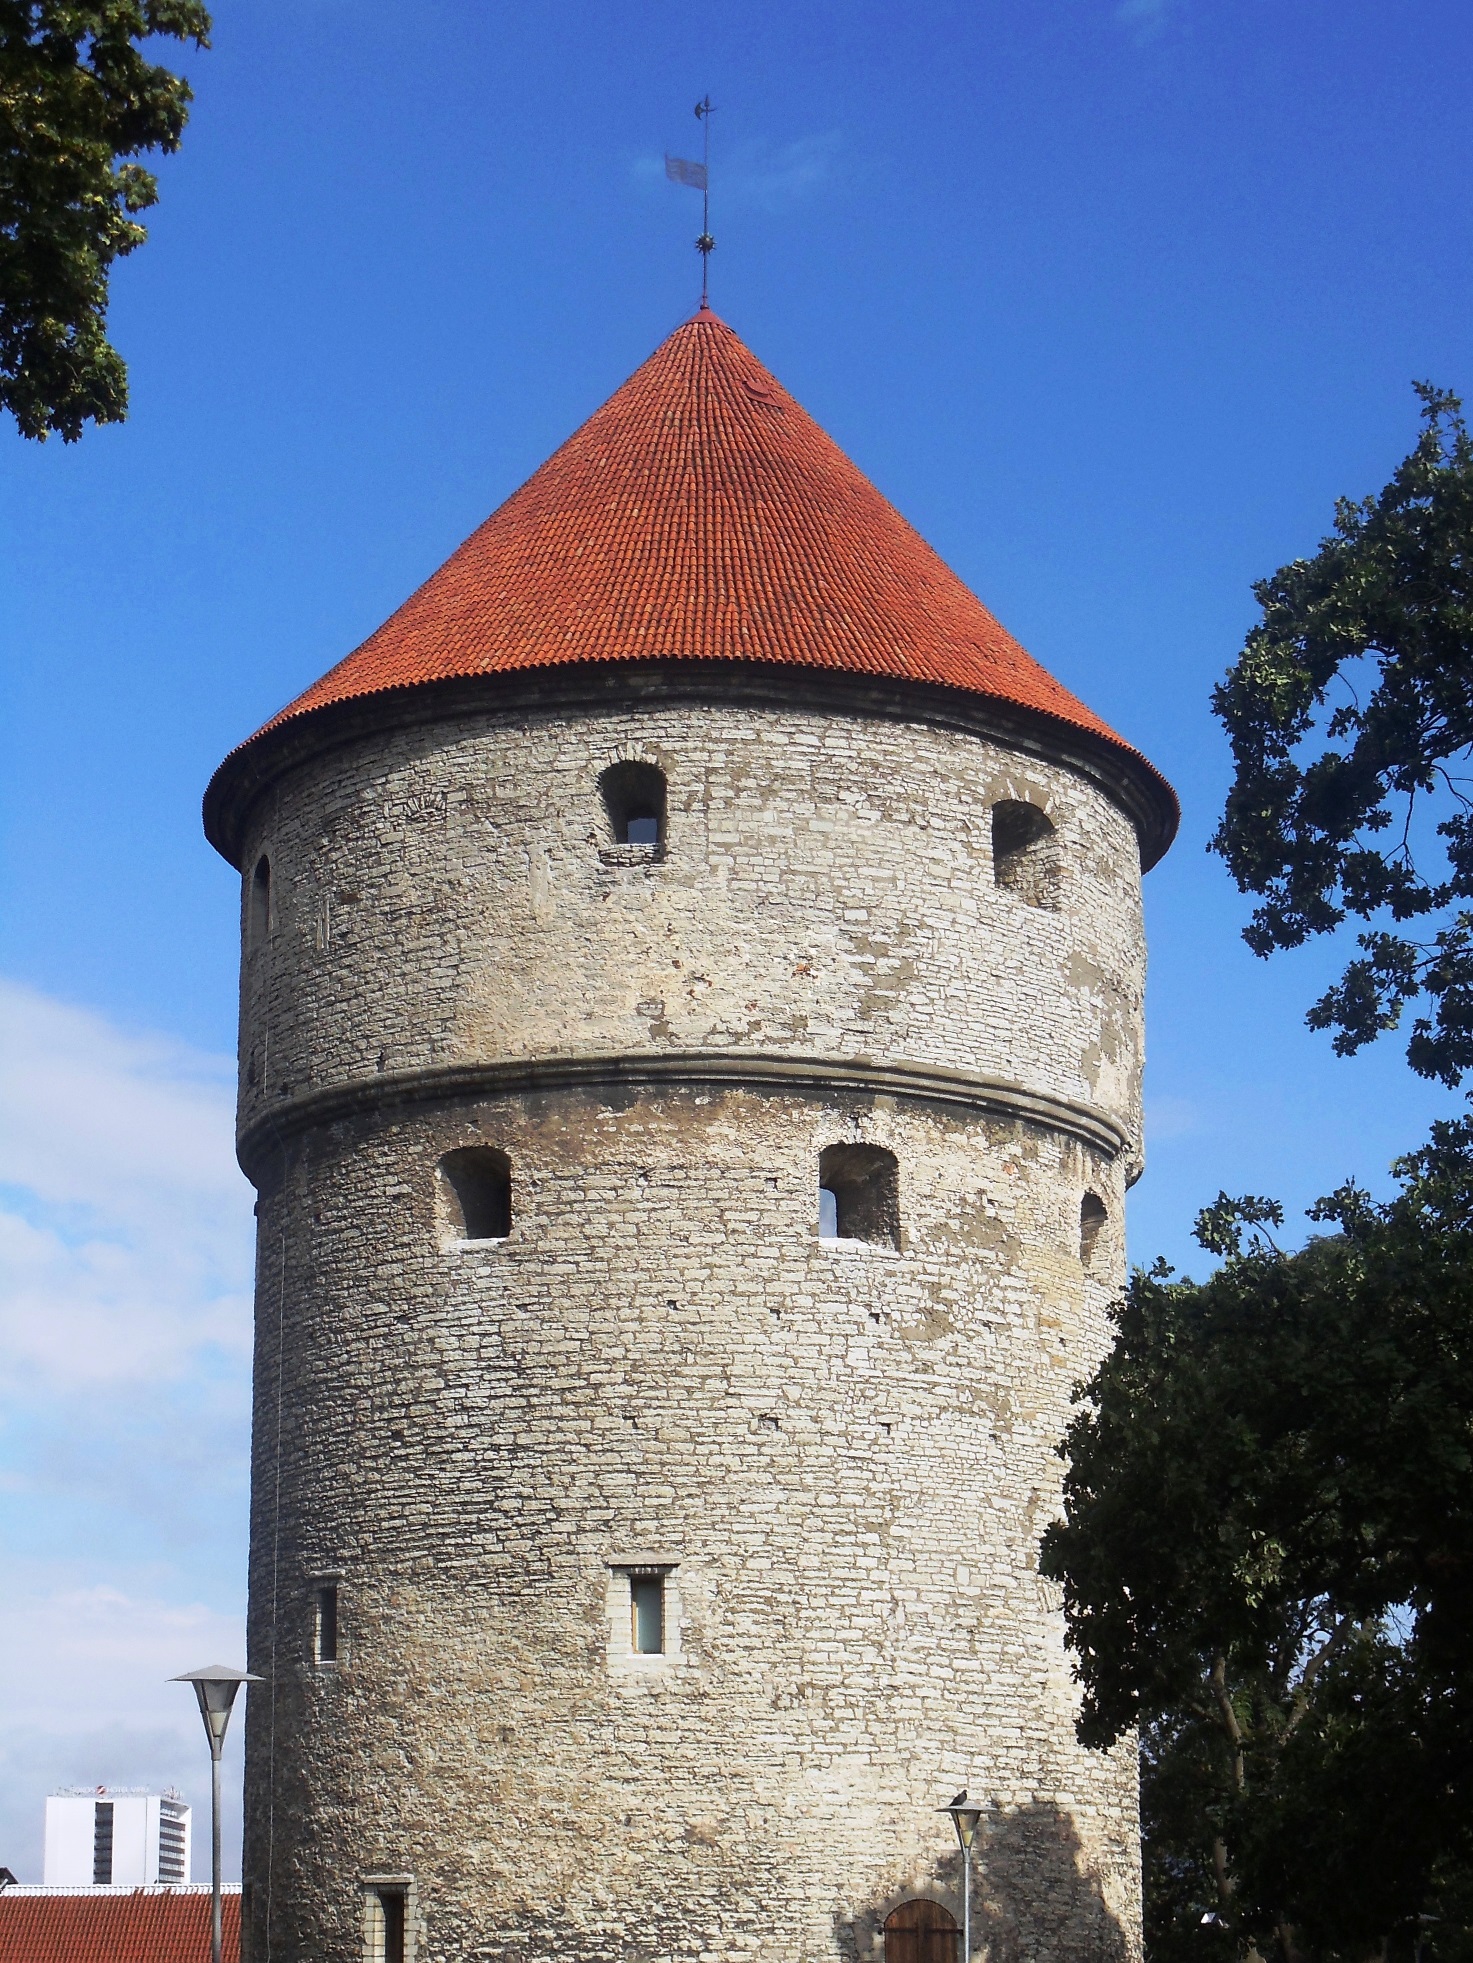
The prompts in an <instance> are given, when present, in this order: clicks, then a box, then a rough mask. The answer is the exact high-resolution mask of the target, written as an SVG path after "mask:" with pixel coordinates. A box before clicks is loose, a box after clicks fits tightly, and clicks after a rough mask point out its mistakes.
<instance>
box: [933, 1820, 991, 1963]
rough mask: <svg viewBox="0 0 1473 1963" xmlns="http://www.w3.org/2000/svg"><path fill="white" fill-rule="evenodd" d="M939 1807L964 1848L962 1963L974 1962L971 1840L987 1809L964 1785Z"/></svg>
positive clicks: (974, 1837)
mask: <svg viewBox="0 0 1473 1963" xmlns="http://www.w3.org/2000/svg"><path fill="white" fill-rule="evenodd" d="M936 1810H937V1812H938V1813H949V1814H950V1815H951V1824H952V1825H953V1826H954V1827H955V1828H956V1838H957V1844H958V1845H959V1846H960V1848H961V1850H962V1963H972V1842H973V1841H974V1840H975V1839H976V1838H977V1828H978V1826H979V1824H980V1823H981V1819H982V1815H983V1814H984V1813H985V1812H986V1810H987V1809H986V1807H985V1806H983V1805H982V1804H980V1803H979V1802H977V1801H974V1800H970V1799H968V1798H967V1789H966V1787H965V1786H963V1787H962V1789H961V1791H960V1792H959V1793H958V1794H957V1796H956V1798H955V1799H954V1800H953V1801H952V1802H951V1804H950V1805H949V1806H940V1807H938V1808H937V1809H936Z"/></svg>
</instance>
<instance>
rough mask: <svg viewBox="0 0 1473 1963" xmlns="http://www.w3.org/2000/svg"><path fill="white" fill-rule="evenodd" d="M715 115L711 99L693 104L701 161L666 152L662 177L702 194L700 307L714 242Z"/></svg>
mask: <svg viewBox="0 0 1473 1963" xmlns="http://www.w3.org/2000/svg"><path fill="white" fill-rule="evenodd" d="M715 113H716V111H715V107H714V105H713V104H712V101H711V98H710V96H705V97H703V98H702V100H701V101H700V102H698V103H697V104H696V115H697V117H698V118H699V120H700V124H701V133H702V136H703V138H704V142H703V147H702V151H701V161H700V162H699V163H696V162H695V161H694V160H693V159H692V158H690V157H672V156H671V155H670V153H669V151H668V150H667V151H666V153H665V175H666V176H667V177H668V178H669V179H670V182H671V183H672V184H685V185H688V186H689V188H690V189H691V190H692V191H699V192H700V194H701V236H700V237H699V238H698V239H697V240H696V251H697V252H699V253H700V255H701V305H702V306H703V307H704V306H707V305H709V302H708V300H707V298H706V286H707V275H708V273H709V270H710V265H711V254H712V252H713V251H714V250H715V246H716V241H715V239H713V238H712V236H711V118H712V116H713V115H714V114H715Z"/></svg>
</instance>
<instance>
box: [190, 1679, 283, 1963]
mask: <svg viewBox="0 0 1473 1963" xmlns="http://www.w3.org/2000/svg"><path fill="white" fill-rule="evenodd" d="M169 1681H170V1682H171V1683H176V1684H193V1685H194V1694H195V1696H196V1697H197V1698H198V1699H199V1714H200V1716H201V1717H202V1718H203V1719H204V1721H205V1736H206V1737H207V1738H208V1739H209V1741H210V1963H220V1948H221V1940H220V1936H221V1931H220V1754H221V1752H223V1751H224V1749H225V1727H226V1725H228V1724H229V1722H230V1708H231V1706H232V1705H233V1704H234V1702H235V1693H236V1692H237V1691H238V1690H239V1689H240V1687H241V1685H242V1684H258V1683H259V1682H260V1681H261V1679H260V1678H259V1677H253V1676H252V1675H251V1673H250V1672H249V1670H232V1669H231V1668H230V1667H229V1665H228V1664H225V1663H212V1664H210V1665H208V1666H207V1667H206V1668H205V1669H203V1670H186V1671H185V1672H184V1674H183V1676H182V1677H171V1678H170V1679H169Z"/></svg>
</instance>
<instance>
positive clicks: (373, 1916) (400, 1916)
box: [364, 1888, 404, 1963]
mask: <svg viewBox="0 0 1473 1963" xmlns="http://www.w3.org/2000/svg"><path fill="white" fill-rule="evenodd" d="M367 1934H368V1940H367V1942H366V1944H365V1945H364V1948H365V1963H404V1890H403V1889H402V1888H370V1889H369V1891H368V1931H367Z"/></svg>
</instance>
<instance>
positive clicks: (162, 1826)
mask: <svg viewBox="0 0 1473 1963" xmlns="http://www.w3.org/2000/svg"><path fill="white" fill-rule="evenodd" d="M185 1834H186V1830H185V1826H184V1815H183V1811H182V1809H181V1808H179V1807H175V1806H171V1805H170V1803H169V1801H168V1800H163V1801H161V1802H160V1804H159V1880H160V1881H170V1882H178V1881H188V1879H189V1876H188V1875H187V1874H186V1873H185V1872H184V1868H185V1859H184V1851H185Z"/></svg>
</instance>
